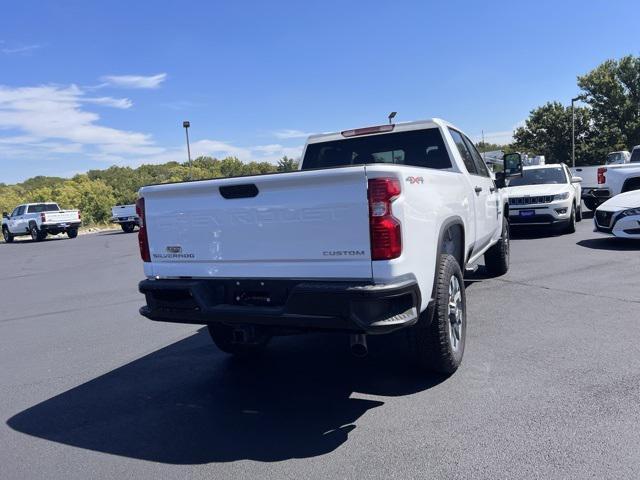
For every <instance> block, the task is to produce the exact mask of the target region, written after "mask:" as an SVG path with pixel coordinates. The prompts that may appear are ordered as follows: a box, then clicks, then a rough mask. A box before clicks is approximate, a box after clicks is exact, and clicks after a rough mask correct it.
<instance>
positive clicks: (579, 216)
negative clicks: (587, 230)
mask: <svg viewBox="0 0 640 480" xmlns="http://www.w3.org/2000/svg"><path fill="white" fill-rule="evenodd" d="M581 221H582V205H580V206H578V209H577V210H576V222H581Z"/></svg>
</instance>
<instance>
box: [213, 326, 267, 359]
mask: <svg viewBox="0 0 640 480" xmlns="http://www.w3.org/2000/svg"><path fill="white" fill-rule="evenodd" d="M207 327H208V329H209V335H211V339H212V340H213V343H215V345H216V347H218V348H219V349H220V350H222V351H223V352H225V353H228V354H231V355H235V356H238V357H248V356H253V355H256V354H258V353H260V352H261V351H263V350H264V348H265V347H266V346H267V344H268V343H269V340H271V336H270V335H268V334H265V333H260V332H254V333H255V334H254V335H253V338H250V339H247V338H236V337H237V336H238V335H237V333H238V332H240V333H243V332H242V330H239V329H235V328H233V327H230V326H228V325H221V324H211V325H208V326H207ZM245 333H246V332H245ZM240 336H242V335H240Z"/></svg>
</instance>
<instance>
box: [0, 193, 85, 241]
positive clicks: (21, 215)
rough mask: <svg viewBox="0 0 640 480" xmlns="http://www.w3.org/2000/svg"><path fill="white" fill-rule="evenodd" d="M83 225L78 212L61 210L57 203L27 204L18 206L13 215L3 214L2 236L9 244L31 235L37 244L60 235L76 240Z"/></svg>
mask: <svg viewBox="0 0 640 480" xmlns="http://www.w3.org/2000/svg"><path fill="white" fill-rule="evenodd" d="M81 223H82V220H81V217H80V212H79V211H78V210H61V209H60V207H59V206H58V204H57V203H52V202H46V203H25V204H23V205H18V206H17V207H16V208H15V209H14V210H13V212H12V213H11V215H9V214H8V213H7V212H4V213H3V214H2V236H3V237H4V241H5V242H7V243H11V242H13V239H14V238H15V237H18V236H21V235H31V238H32V240H33V241H35V242H40V241H42V240H44V239H45V238H46V237H47V235H57V234H59V233H66V234H67V235H68V236H69V238H76V237H77V236H78V228H80V224H81Z"/></svg>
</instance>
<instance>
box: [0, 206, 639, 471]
mask: <svg viewBox="0 0 640 480" xmlns="http://www.w3.org/2000/svg"><path fill="white" fill-rule="evenodd" d="M0 267H1V268H2V276H1V277H0V292H1V297H2V299H1V305H2V313H1V314H0V384H1V385H2V395H1V396H0V417H1V418H2V423H1V424H0V445H1V446H2V447H1V448H0V472H1V474H0V476H1V477H2V478H6V479H22V478H46V479H53V478H60V479H72V478H83V479H84V478H119V479H126V478H181V479H182V478H216V479H221V478H272V479H282V478H307V479H312V478H358V479H365V478H385V479H387V478H461V479H462V478H463V479H470V478H491V479H495V478H616V479H620V478H638V472H639V471H640V428H638V426H639V425H640V340H639V339H640V245H638V244H634V243H629V242H624V241H620V240H618V239H614V238H607V237H604V236H602V235H600V234H598V233H593V232H592V223H591V220H590V219H585V220H584V221H583V222H581V223H579V224H578V231H577V233H575V234H573V235H564V236H557V235H548V234H546V233H543V234H535V233H533V232H521V233H520V235H519V236H518V237H517V238H516V239H514V240H513V242H512V263H511V270H510V272H509V273H508V274H507V275H506V276H504V277H501V278H497V279H489V278H484V276H483V272H482V269H479V270H478V272H477V273H476V274H474V275H472V276H470V277H469V279H468V290H467V295H468V297H467V301H468V303H467V308H468V315H469V327H468V333H467V335H468V337H467V350H466V353H465V358H464V362H463V365H462V367H461V369H460V370H459V371H458V372H457V373H456V374H454V375H453V376H452V377H450V378H439V377H432V376H426V375H423V374H419V373H418V372H416V371H415V370H414V369H413V368H411V366H410V363H409V359H408V357H407V354H406V352H405V343H404V337H403V335H394V336H392V337H378V338H373V339H371V340H370V351H371V353H370V355H369V356H368V357H367V358H365V359H358V358H354V357H352V356H351V355H350V353H349V351H348V339H347V338H345V337H336V336H331V335H313V336H306V337H287V338H281V339H277V340H276V341H274V342H273V344H272V346H271V348H270V349H269V351H268V353H267V355H266V356H265V357H263V359H262V360H261V361H260V362H259V363H254V364H248V363H243V362H237V361H234V360H232V359H229V358H228V357H226V356H225V355H224V354H222V353H220V352H219V351H217V350H216V349H215V347H214V346H213V345H212V344H211V342H210V340H209V338H208V335H207V334H206V332H204V331H201V329H200V328H198V327H197V326H182V325H171V324H161V323H154V322H151V321H149V320H146V319H144V318H142V317H140V316H139V315H138V313H137V310H138V308H139V306H140V305H141V303H142V298H141V296H140V295H139V294H138V293H137V282H138V281H139V280H140V279H141V278H142V271H141V264H140V262H139V261H138V252H137V244H136V236H135V235H127V234H122V233H119V232H114V233H111V232H109V233H102V234H94V235H86V236H82V237H79V238H77V239H75V240H68V239H66V238H63V239H61V240H49V241H45V242H42V243H32V242H30V241H24V242H16V243H14V244H11V245H9V244H0Z"/></svg>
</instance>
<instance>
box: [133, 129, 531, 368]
mask: <svg viewBox="0 0 640 480" xmlns="http://www.w3.org/2000/svg"><path fill="white" fill-rule="evenodd" d="M504 161H505V169H504V171H503V172H498V173H497V174H496V180H493V179H492V177H491V174H490V172H489V170H488V169H487V166H486V165H485V163H484V161H483V160H482V157H481V156H480V154H479V153H478V151H477V150H476V148H475V147H474V145H473V143H472V142H471V141H470V140H469V139H468V138H467V137H466V136H465V135H464V134H463V133H461V132H460V130H458V129H457V128H455V127H454V126H453V125H451V124H449V123H447V122H444V121H442V120H439V119H434V120H427V121H421V122H412V123H404V124H397V125H393V124H389V125H381V126H377V127H367V128H359V129H353V130H346V131H342V132H337V133H331V134H323V135H316V136H312V137H310V138H309V140H308V142H307V145H306V147H305V149H304V152H303V156H302V162H301V166H300V170H301V171H296V172H288V173H279V174H266V175H258V176H248V177H236V178H227V179H213V180H203V181H193V182H184V183H175V184H164V185H153V186H146V187H143V188H142V189H140V192H139V196H140V198H139V200H138V203H137V207H138V214H139V216H140V218H141V221H142V226H141V228H140V232H139V245H140V250H141V256H142V259H143V261H144V271H145V274H146V277H147V279H146V280H143V281H142V282H141V283H140V285H139V289H140V292H141V293H143V294H144V295H145V296H146V305H145V306H144V307H143V308H142V309H141V310H140V311H141V313H142V315H144V316H146V317H148V318H150V319H152V320H159V321H168V322H181V323H195V324H205V325H207V326H208V328H209V331H210V333H211V336H212V339H213V341H214V342H215V344H216V345H217V346H218V347H219V348H220V349H221V350H223V351H225V352H228V353H234V354H247V353H250V352H255V351H256V350H259V349H261V348H262V347H264V346H265V345H266V343H267V342H268V340H269V339H270V338H271V336H273V335H278V334H288V333H295V332H306V331H313V330H320V331H335V332H343V333H347V334H350V335H351V345H352V351H353V352H354V353H355V354H364V353H366V350H367V346H366V336H365V335H366V334H384V333H389V332H392V331H395V330H398V329H401V328H406V329H407V333H408V335H409V338H410V341H411V344H412V345H413V347H414V354H415V358H416V360H417V362H418V364H419V365H421V366H423V367H425V368H428V369H431V370H435V371H439V372H446V373H451V372H453V371H455V370H456V369H457V368H458V366H459V364H460V362H461V360H462V355H463V352H464V345H465V332H466V322H467V310H466V300H465V287H464V280H463V271H464V269H465V267H467V266H468V265H470V264H472V263H474V262H476V261H477V260H479V259H481V258H482V256H483V255H484V261H485V265H486V267H487V269H488V271H489V272H490V273H492V274H495V275H501V274H504V273H505V272H506V271H507V270H508V267H509V224H508V200H507V198H506V195H505V194H504V193H503V192H504V190H503V187H505V183H506V182H505V178H506V177H511V176H519V175H521V172H522V162H521V157H520V155H519V154H510V155H507V156H506V157H505V160H504Z"/></svg>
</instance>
